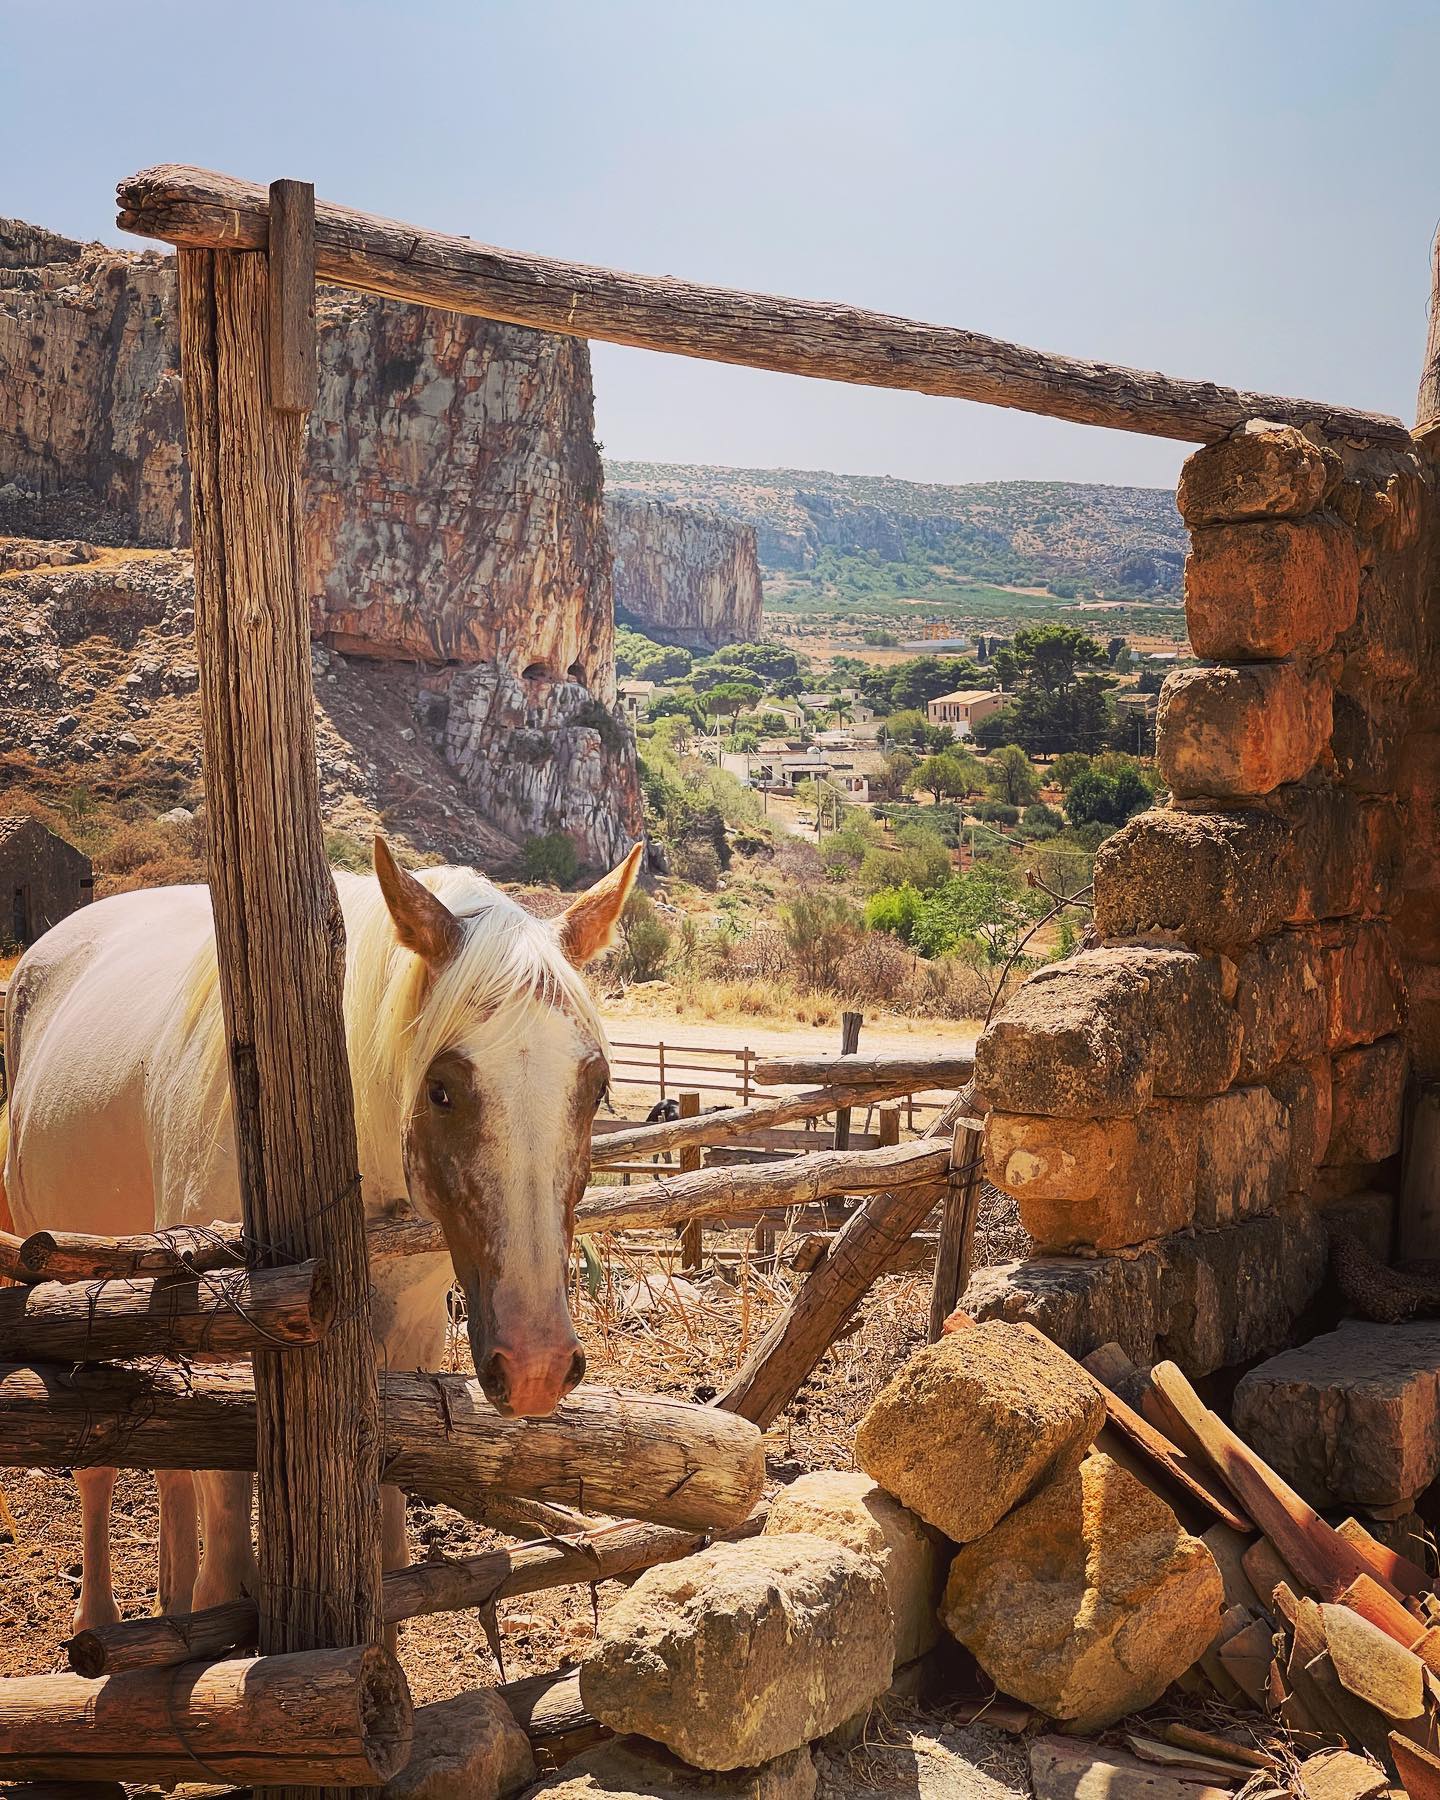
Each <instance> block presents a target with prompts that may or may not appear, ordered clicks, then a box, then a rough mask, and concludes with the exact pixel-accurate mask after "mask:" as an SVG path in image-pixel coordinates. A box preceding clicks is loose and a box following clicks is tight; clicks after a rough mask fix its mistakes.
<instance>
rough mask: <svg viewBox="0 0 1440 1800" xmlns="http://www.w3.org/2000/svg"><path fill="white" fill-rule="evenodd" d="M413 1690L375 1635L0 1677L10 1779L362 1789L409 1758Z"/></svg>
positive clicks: (1, 1770) (1, 1740)
mask: <svg viewBox="0 0 1440 1800" xmlns="http://www.w3.org/2000/svg"><path fill="white" fill-rule="evenodd" d="M410 1739H411V1703H410V1690H409V1687H408V1686H407V1685H406V1681H405V1676H404V1674H403V1673H402V1671H401V1668H400V1665H399V1663H397V1662H396V1660H395V1658H394V1657H393V1656H392V1655H391V1654H390V1652H389V1651H388V1650H384V1649H382V1648H381V1647H380V1646H379V1645H378V1644H369V1645H364V1646H360V1645H357V1646H354V1647H353V1648H351V1649H347V1650H311V1651H301V1652H299V1653H297V1654H294V1655H289V1656H261V1657H254V1658H249V1659H247V1660H244V1661H230V1662H214V1663H184V1664H182V1665H181V1666H180V1667H179V1668H176V1669H136V1670H132V1671H131V1672H129V1673H128V1674H123V1675H110V1676H107V1677H106V1678H105V1679H104V1680H103V1681H101V1682H93V1681H86V1680H84V1679H83V1678H82V1677H81V1676H79V1675H23V1676H20V1677H18V1678H15V1679H11V1680H8V1681H0V1775H3V1776H5V1777H8V1778H9V1779H11V1780H20V1779H25V1778H33V1779H35V1780H37V1781H56V1780H58V1781H64V1780H71V1779H75V1780H91V1781H95V1780H103V1781H130V1782H179V1781H210V1782H214V1781H236V1780H240V1781H250V1782H257V1783H258V1782H264V1783H270V1784H279V1783H300V1784H307V1785H309V1784H314V1785H322V1784H323V1785H326V1786H330V1787H347V1788H349V1787H372V1786H376V1785H378V1784H379V1783H380V1782H383V1781H387V1780H388V1779H389V1778H390V1776H391V1775H393V1774H395V1773H396V1771H397V1770H399V1769H401V1768H403V1767H404V1765H405V1762H406V1759H407V1758H408V1756H409V1754H410Z"/></svg>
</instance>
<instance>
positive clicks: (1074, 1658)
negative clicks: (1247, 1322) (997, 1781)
mask: <svg viewBox="0 0 1440 1800" xmlns="http://www.w3.org/2000/svg"><path fill="white" fill-rule="evenodd" d="M1221 1596H1222V1585H1221V1580H1220V1571H1219V1569H1218V1568H1217V1567H1216V1565H1215V1559H1214V1558H1213V1557H1212V1556H1211V1554H1210V1552H1209V1551H1208V1550H1207V1549H1206V1547H1205V1545H1204V1544H1202V1543H1201V1542H1200V1540H1199V1539H1198V1538H1193V1537H1191V1536H1190V1535H1189V1534H1188V1533H1187V1532H1185V1531H1183V1530H1182V1529H1181V1527H1180V1524H1179V1522H1178V1521H1177V1519H1176V1517H1175V1515H1174V1513H1173V1512H1171V1510H1170V1508H1169V1507H1168V1506H1167V1505H1166V1504H1165V1502H1164V1501H1163V1500H1161V1499H1160V1498H1159V1496H1158V1495H1156V1494H1152V1493H1151V1492H1150V1490H1149V1488H1147V1487H1144V1486H1143V1485H1142V1484H1141V1483H1140V1482H1139V1481H1137V1480H1136V1479H1135V1477H1134V1476H1133V1475H1131V1474H1130V1473H1129V1471H1128V1470H1126V1469H1122V1468H1121V1467H1120V1465H1119V1464H1118V1463H1115V1462H1112V1461H1111V1459H1110V1458H1109V1457H1108V1456H1104V1455H1099V1454H1095V1455H1091V1456H1087V1457H1086V1458H1085V1460H1084V1462H1083V1463H1082V1464H1081V1465H1080V1467H1079V1468H1078V1470H1072V1471H1071V1472H1070V1473H1068V1474H1066V1475H1064V1476H1062V1477H1060V1478H1059V1479H1058V1480H1056V1481H1054V1482H1052V1483H1051V1484H1050V1485H1049V1486H1048V1487H1046V1488H1045V1489H1044V1491H1043V1492H1041V1493H1040V1494H1038V1495H1037V1496H1036V1497H1035V1499H1033V1500H1032V1501H1030V1502H1029V1504H1028V1505H1026V1506H1022V1507H1020V1508H1019V1510H1018V1511H1016V1512H1013V1513H1012V1514H1011V1515H1010V1517H1009V1518H1007V1519H1005V1520H1003V1521H1002V1522H1001V1523H1000V1524H999V1525H997V1526H996V1528H995V1529H994V1530H993V1531H992V1532H990V1533H989V1535H988V1536H986V1537H985V1538H983V1539H982V1540H981V1541H980V1542H979V1543H976V1544H970V1545H967V1546H966V1547H965V1548H964V1549H963V1550H961V1552H960V1553H959V1555H958V1556H957V1557H956V1558H955V1561H954V1562H953V1563H952V1564H951V1568H950V1579H949V1581H948V1583H947V1584H946V1588H945V1599H944V1602H943V1604H942V1609H941V1610H942V1616H943V1618H944V1620H945V1623H946V1625H947V1626H948V1627H949V1629H950V1630H951V1631H952V1632H953V1633H954V1635H955V1636H956V1637H957V1638H958V1639H959V1640H960V1642H961V1643H962V1644H964V1646H965V1647H966V1649H967V1650H969V1651H970V1652H971V1653H972V1654H973V1655H974V1657H975V1659H976V1661H977V1662H978V1663H979V1664H980V1666H981V1668H982V1669H984V1670H985V1672H986V1674H987V1675H989V1676H990V1677H991V1679H992V1680H993V1681H994V1682H995V1684H996V1686H997V1687H999V1689H1000V1690H1001V1692H1002V1693H1006V1694H1013V1695H1015V1696H1016V1698H1017V1699H1020V1700H1026V1701H1029V1702H1030V1704H1031V1705H1033V1706H1038V1707H1040V1708H1041V1710H1042V1711H1044V1712H1046V1713H1048V1714H1049V1715H1050V1717H1051V1718H1053V1719H1060V1720H1063V1721H1065V1723H1066V1724H1067V1725H1068V1726H1069V1728H1070V1729H1072V1730H1074V1731H1079V1732H1092V1731H1100V1730H1103V1729H1104V1727H1105V1726H1107V1725H1111V1724H1113V1723H1114V1722H1115V1720H1116V1719H1119V1718H1122V1717H1123V1716H1124V1715H1125V1714H1126V1713H1128V1712H1134V1711H1136V1710H1138V1709H1139V1708H1140V1707H1142V1706H1148V1705H1149V1704H1150V1702H1151V1701H1152V1700H1156V1699H1158V1698H1159V1696H1160V1695H1161V1694H1162V1693H1163V1692H1164V1691H1165V1689H1166V1688H1167V1687H1168V1686H1169V1685H1170V1683H1171V1682H1172V1681H1173V1680H1174V1679H1175V1678H1176V1677H1177V1676H1178V1675H1182V1674H1183V1673H1184V1672H1185V1670H1186V1669H1188V1668H1189V1667H1190V1666H1191V1664H1192V1663H1193V1662H1194V1661H1195V1659H1196V1657H1198V1656H1199V1655H1200V1653H1201V1651H1202V1650H1204V1649H1205V1648H1206V1646H1207V1645H1208V1644H1209V1643H1210V1641H1211V1639H1212V1638H1213V1637H1214V1635H1215V1631H1216V1627H1217V1626H1218V1625H1219V1623H1220V1602H1221Z"/></svg>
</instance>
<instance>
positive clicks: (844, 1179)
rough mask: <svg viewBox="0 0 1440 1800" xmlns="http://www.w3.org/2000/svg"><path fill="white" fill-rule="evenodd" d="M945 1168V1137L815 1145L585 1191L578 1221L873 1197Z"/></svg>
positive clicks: (928, 1179) (593, 1226)
mask: <svg viewBox="0 0 1440 1800" xmlns="http://www.w3.org/2000/svg"><path fill="white" fill-rule="evenodd" d="M977 1129H978V1127H977ZM949 1167H950V1143H949V1141H948V1139H947V1140H945V1141H943V1142H942V1141H938V1140H936V1139H933V1138H932V1139H930V1140H928V1141H927V1140H925V1139H921V1140H919V1141H918V1142H916V1143H912V1144H896V1145H887V1146H886V1148H885V1149H883V1150H819V1151H816V1152H815V1154H814V1155H812V1156H795V1157H791V1158H790V1159H789V1160H788V1161H786V1162H780V1163H761V1164H759V1165H756V1166H754V1167H751V1168H738V1169H700V1170H697V1171H696V1172H695V1173H694V1174H691V1175H676V1176H673V1177H671V1178H670V1179H669V1180H666V1181H651V1182H647V1183H646V1185H645V1186H644V1187H631V1188H622V1187H600V1188H587V1189H586V1190H585V1194H584V1197H583V1198H582V1200H581V1201H580V1204H579V1206H578V1207H577V1208H576V1215H575V1223H576V1227H577V1229H579V1230H580V1231H585V1232H595V1231H628V1230H633V1229H635V1228H636V1227H640V1226H647V1225H684V1224H686V1223H688V1221H689V1220H691V1219H703V1218H705V1217H706V1216H707V1215H708V1214H712V1213H743V1212H746V1211H748V1210H750V1209H752V1208H762V1207H769V1206H785V1207H790V1206H807V1205H809V1204H811V1203H812V1202H813V1201H817V1200H828V1199H831V1198H833V1197H834V1196H836V1195H839V1194H875V1193H883V1192H886V1191H888V1190H889V1189H891V1188H898V1187H913V1186H915V1185H916V1184H917V1183H933V1182H935V1181H936V1180H943V1179H944V1177H945V1174H946V1172H947V1171H948V1169H949Z"/></svg>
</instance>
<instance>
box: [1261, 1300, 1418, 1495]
mask: <svg viewBox="0 0 1440 1800" xmlns="http://www.w3.org/2000/svg"><path fill="white" fill-rule="evenodd" d="M1235 1429H1236V1430H1237V1431H1238V1432H1239V1433H1240V1435H1241V1436H1242V1437H1243V1438H1244V1439H1245V1440H1246V1441H1247V1443H1250V1444H1252V1445H1253V1446H1254V1447H1255V1449H1256V1450H1258V1451H1259V1452H1260V1454H1261V1455H1262V1456H1263V1457H1265V1458H1266V1460H1267V1461H1268V1462H1269V1463H1270V1464H1271V1466H1272V1467H1273V1468H1274V1469H1275V1470H1276V1471H1277V1472H1278V1473H1279V1474H1281V1475H1283V1476H1284V1477H1285V1479H1286V1480H1287V1481H1288V1482H1289V1483H1290V1484H1291V1486H1292V1487H1294V1488H1296V1489H1297V1490H1298V1491H1299V1492H1300V1493H1301V1494H1303V1495H1304V1497H1305V1498H1306V1499H1307V1500H1308V1501H1309V1502H1310V1504H1311V1505H1312V1506H1315V1507H1317V1508H1320V1509H1322V1510H1323V1509H1325V1508H1327V1507H1335V1506H1343V1507H1349V1506H1362V1507H1368V1506H1378V1507H1383V1506H1390V1505H1393V1504H1394V1503H1396V1502H1398V1501H1409V1500H1414V1499H1415V1498H1416V1497H1417V1496H1418V1495H1419V1494H1421V1493H1422V1492H1423V1491H1424V1490H1425V1489H1426V1488H1427V1487H1429V1485H1430V1483H1431V1482H1432V1481H1434V1480H1435V1478H1436V1476H1437V1474H1440V1321H1424V1322H1420V1323H1414V1324H1403V1325H1372V1324H1368V1323H1364V1322H1361V1321H1359V1320H1347V1321H1346V1322H1345V1323H1344V1324H1343V1325H1341V1326H1340V1328H1339V1329H1338V1330H1337V1331H1331V1332H1327V1333H1326V1334H1325V1335H1324V1336H1323V1337H1317V1338H1313V1339H1312V1340H1311V1341H1310V1342H1309V1343H1308V1344H1302V1345H1301V1346H1300V1347H1299V1348H1298V1349H1295V1350H1285V1351H1282V1352H1281V1354H1280V1355H1279V1356H1272V1357H1271V1358H1270V1359H1269V1361H1268V1362H1263V1363H1260V1364H1259V1365H1258V1366H1257V1367H1256V1368H1254V1369H1252V1370H1251V1371H1250V1373H1249V1374H1248V1375H1246V1376H1245V1377H1244V1379H1243V1380H1242V1381H1241V1382H1240V1384H1239V1386H1238V1387H1237V1388H1236V1390H1235Z"/></svg>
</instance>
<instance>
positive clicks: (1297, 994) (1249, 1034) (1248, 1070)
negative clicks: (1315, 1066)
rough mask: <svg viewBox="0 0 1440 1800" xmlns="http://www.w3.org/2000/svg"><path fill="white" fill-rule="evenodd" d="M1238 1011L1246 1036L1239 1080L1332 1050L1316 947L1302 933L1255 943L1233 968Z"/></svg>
mask: <svg viewBox="0 0 1440 1800" xmlns="http://www.w3.org/2000/svg"><path fill="white" fill-rule="evenodd" d="M1235 1011H1236V1013H1237V1014H1238V1015H1239V1018H1240V1025H1241V1029H1242V1031H1243V1033H1244V1036H1243V1038H1242V1041H1241V1045H1240V1069H1239V1078H1240V1080H1241V1081H1255V1080H1257V1079H1263V1078H1264V1077H1265V1076H1267V1075H1269V1074H1270V1072H1271V1071H1272V1070H1273V1069H1276V1068H1278V1067H1279V1066H1280V1064H1281V1063H1285V1062H1306V1061H1308V1060H1309V1059H1310V1058H1312V1057H1316V1056H1319V1055H1320V1054H1321V1053H1322V1052H1323V1051H1325V1050H1326V1049H1327V1048H1328V1045H1327V1042H1326V1038H1327V1033H1328V1027H1329V1020H1328V1011H1327V994H1326V988H1325V982H1324V979H1323V976H1322V971H1321V970H1320V969H1319V968H1317V966H1316V955H1315V947H1314V945H1313V943H1312V942H1311V940H1310V939H1309V938H1308V937H1307V936H1305V935H1304V934H1303V933H1302V932H1298V931H1282V932H1279V933H1277V934H1276V935H1275V936H1274V937H1268V938H1263V939H1262V940H1261V941H1260V942H1259V943H1258V944H1252V945H1251V946H1250V948H1249V949H1248V950H1247V951H1246V952H1245V954H1244V955H1243V956H1242V957H1241V958H1240V959H1239V961H1238V962H1237V963H1236V966H1235Z"/></svg>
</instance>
